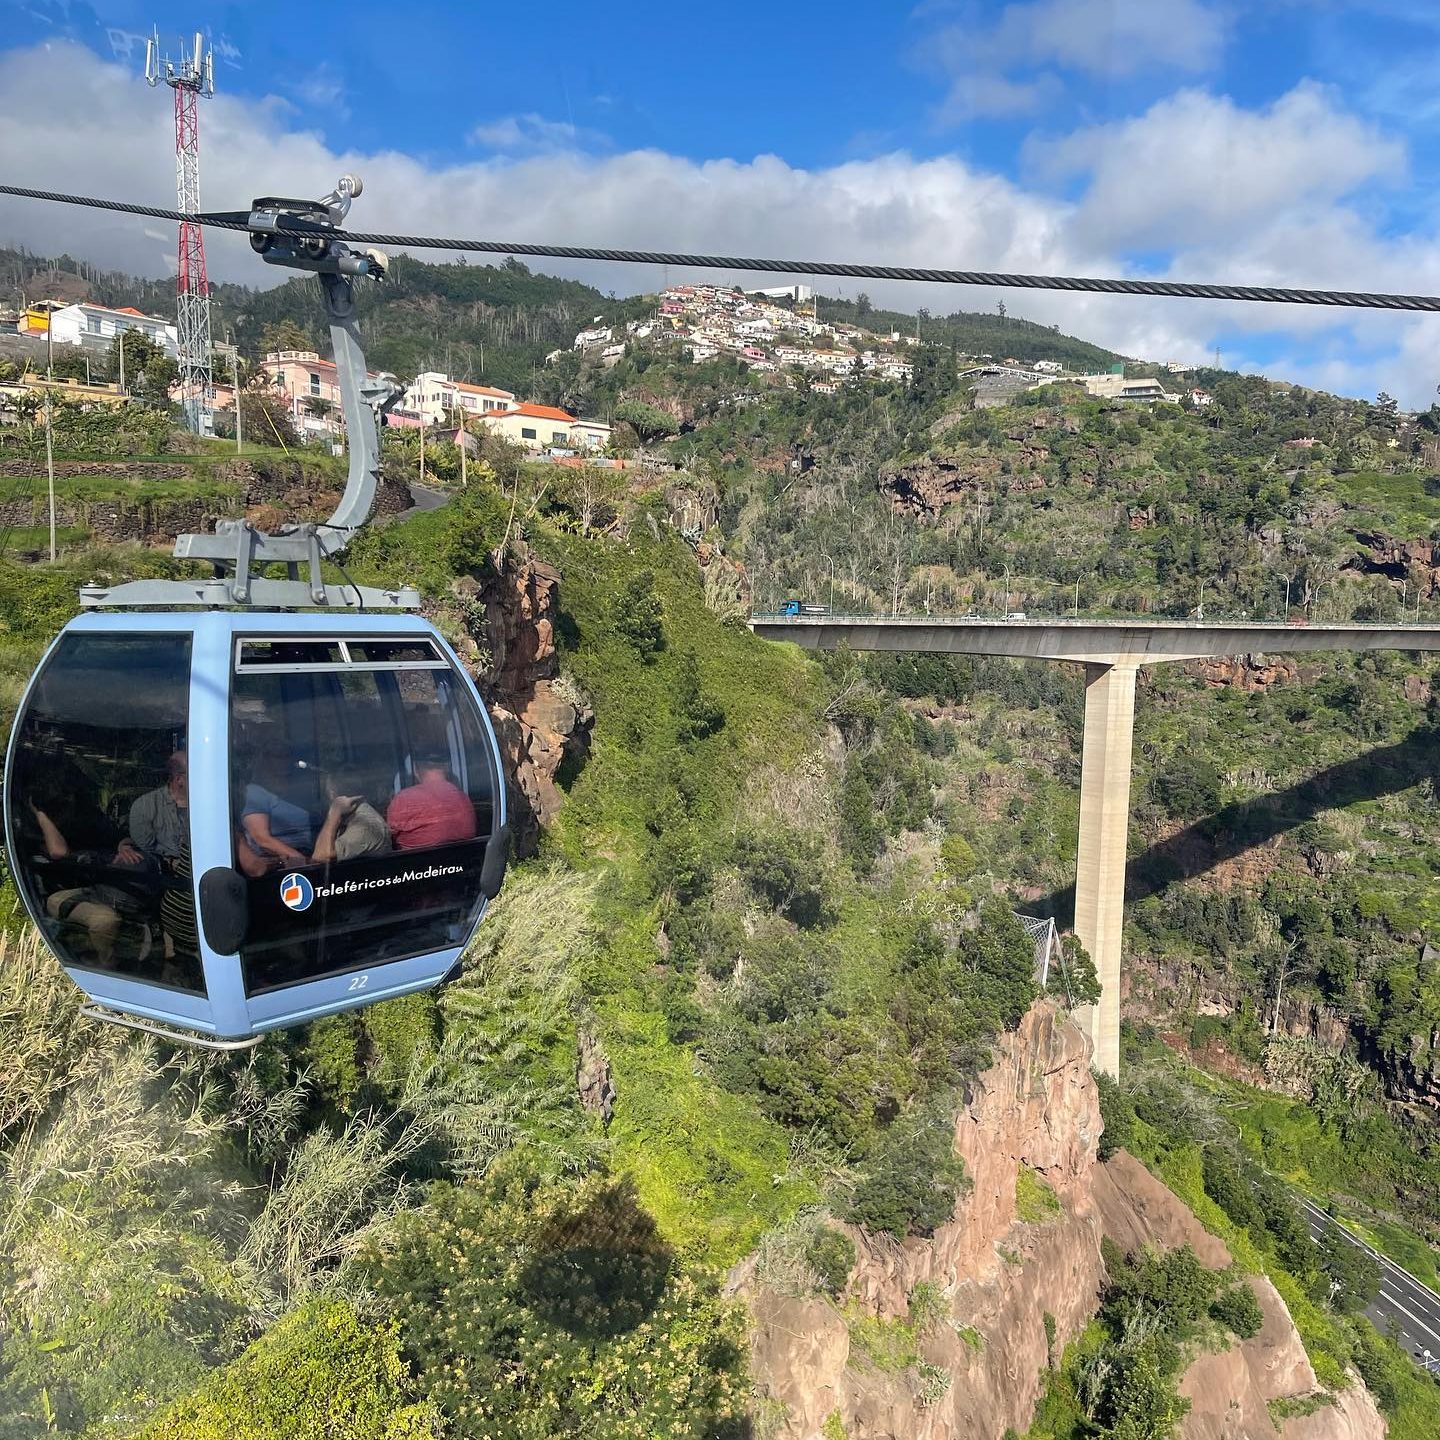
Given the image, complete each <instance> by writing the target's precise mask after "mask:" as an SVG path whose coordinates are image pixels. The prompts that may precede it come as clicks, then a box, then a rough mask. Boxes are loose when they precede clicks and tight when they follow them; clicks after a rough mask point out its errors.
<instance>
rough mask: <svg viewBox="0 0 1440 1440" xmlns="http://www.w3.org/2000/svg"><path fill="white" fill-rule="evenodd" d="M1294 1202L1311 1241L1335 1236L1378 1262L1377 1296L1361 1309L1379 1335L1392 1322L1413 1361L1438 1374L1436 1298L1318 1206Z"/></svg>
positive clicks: (1439, 1313)
mask: <svg viewBox="0 0 1440 1440" xmlns="http://www.w3.org/2000/svg"><path fill="white" fill-rule="evenodd" d="M1295 1198H1296V1200H1297V1201H1298V1202H1299V1204H1300V1206H1301V1208H1302V1209H1303V1210H1304V1212H1305V1219H1306V1222H1307V1223H1308V1224H1309V1226H1310V1235H1311V1238H1312V1239H1314V1240H1317V1241H1318V1240H1320V1239H1322V1238H1323V1237H1324V1235H1325V1233H1326V1232H1327V1231H1331V1232H1337V1233H1338V1234H1339V1235H1341V1236H1342V1237H1343V1238H1344V1239H1345V1240H1346V1241H1348V1242H1349V1243H1350V1244H1351V1245H1354V1246H1357V1247H1358V1248H1359V1249H1362V1250H1366V1251H1368V1252H1369V1253H1370V1254H1371V1255H1372V1256H1373V1257H1374V1258H1375V1260H1376V1261H1378V1262H1379V1265H1380V1292H1379V1294H1377V1295H1376V1297H1375V1299H1374V1301H1373V1302H1372V1303H1371V1304H1369V1305H1367V1306H1366V1307H1365V1313H1366V1314H1367V1315H1368V1316H1369V1317H1370V1318H1371V1320H1373V1321H1374V1322H1375V1325H1376V1328H1377V1329H1379V1330H1380V1332H1381V1333H1382V1334H1385V1333H1388V1331H1389V1328H1390V1325H1391V1322H1392V1321H1393V1322H1394V1324H1395V1325H1396V1327H1397V1328H1398V1330H1399V1333H1400V1341H1401V1343H1402V1344H1403V1345H1404V1346H1405V1348H1406V1349H1407V1350H1408V1351H1409V1352H1410V1353H1411V1354H1412V1355H1413V1356H1414V1357H1415V1359H1416V1361H1417V1362H1418V1363H1419V1364H1421V1365H1424V1366H1425V1368H1426V1369H1428V1370H1431V1371H1432V1372H1434V1371H1436V1370H1440V1295H1437V1294H1436V1293H1435V1292H1434V1291H1433V1290H1431V1289H1430V1287H1429V1286H1428V1285H1424V1284H1422V1283H1421V1282H1420V1281H1419V1280H1417V1279H1416V1278H1415V1277H1414V1276H1413V1275H1412V1274H1411V1273H1410V1272H1409V1271H1408V1270H1406V1269H1404V1268H1403V1267H1402V1266H1399V1265H1397V1264H1396V1263H1395V1262H1394V1261H1393V1260H1391V1259H1389V1258H1387V1257H1386V1256H1384V1255H1382V1254H1381V1253H1380V1252H1379V1251H1378V1250H1376V1249H1375V1248H1374V1247H1373V1246H1371V1245H1367V1244H1366V1243H1365V1242H1364V1241H1363V1240H1359V1239H1357V1238H1356V1237H1355V1236H1354V1235H1352V1234H1351V1233H1350V1231H1348V1230H1347V1229H1346V1228H1345V1227H1344V1226H1343V1225H1341V1224H1340V1223H1339V1222H1338V1221H1337V1220H1334V1219H1332V1218H1331V1217H1330V1216H1329V1215H1327V1214H1326V1213H1325V1212H1324V1211H1323V1210H1322V1209H1320V1207H1319V1206H1318V1205H1312V1204H1311V1203H1310V1201H1308V1200H1307V1199H1305V1197H1304V1196H1303V1195H1298V1194H1297V1195H1296V1196H1295ZM1427 1350H1428V1351H1429V1352H1430V1355H1431V1357H1432V1359H1431V1361H1430V1363H1428V1364H1427V1362H1426V1359H1425V1352H1426V1351H1427Z"/></svg>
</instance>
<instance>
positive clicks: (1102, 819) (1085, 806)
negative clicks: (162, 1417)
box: [750, 615, 1440, 1075]
mask: <svg viewBox="0 0 1440 1440" xmlns="http://www.w3.org/2000/svg"><path fill="white" fill-rule="evenodd" d="M750 628H751V629H752V630H753V631H754V632H755V633H756V634H757V635H759V636H761V637H762V638H763V639H766V640H789V641H793V642H794V643H795V644H797V645H802V646H804V647H806V648H807V649H811V650H831V649H834V648H836V647H837V646H839V645H842V644H843V645H846V646H848V647H849V648H850V649H852V650H911V651H929V652H932V653H935V654H940V655H1003V656H1009V657H1012V658H1014V659H1021V660H1068V661H1071V662H1073V663H1075V664H1080V665H1083V666H1084V667H1085V737H1084V750H1083V753H1082V756H1081V763H1080V835H1079V844H1078V846H1077V849H1076V863H1075V870H1076V874H1075V933H1076V935H1078V936H1079V938H1080V941H1081V943H1082V944H1083V945H1084V946H1085V948H1086V949H1087V950H1088V951H1089V952H1090V955H1091V958H1092V959H1093V960H1094V961H1095V969H1096V972H1097V974H1098V975H1099V977H1100V987H1101V993H1100V1003H1099V1004H1098V1005H1095V1006H1092V1007H1091V1009H1090V1011H1089V1013H1088V1016H1082V1017H1081V1018H1082V1020H1083V1021H1084V1022H1085V1023H1086V1024H1087V1025H1088V1028H1089V1030H1090V1038H1091V1040H1092V1041H1093V1043H1094V1047H1095V1064H1096V1065H1097V1066H1098V1067H1099V1068H1100V1069H1102V1070H1106V1071H1108V1072H1109V1073H1110V1074H1111V1075H1118V1074H1119V1072H1120V958H1121V944H1122V940H1123V933H1124V921H1125V859H1126V856H1125V849H1126V839H1127V836H1128V832H1129V825H1130V752H1131V740H1132V737H1133V733H1134V727H1135V676H1136V674H1137V672H1138V671H1139V668H1140V666H1142V665H1159V664H1163V663H1164V662H1166V661H1170V660H1204V659H1207V658H1210V657H1216V656H1228V655H1245V654H1249V653H1252V652H1261V653H1264V654H1301V653H1305V652H1308V651H1315V650H1415V651H1420V650H1440V625H1284V624H1267V623H1264V622H1260V621H1239V622H1237V621H1228V620H1220V621H1204V622H1201V621H1189V620H1152V621H1145V622H1141V621H1136V620H1065V619H1058V618H1047V619H1034V620H1030V619H1027V620H981V619H958V618H956V619H948V618H946V619H941V618H937V617H935V616H930V615H925V616H919V615H901V616H893V617H880V616H868V615H867V616H844V615H802V616H780V615H757V616H754V617H753V618H752V619H751V621H750Z"/></svg>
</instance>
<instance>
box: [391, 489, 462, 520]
mask: <svg viewBox="0 0 1440 1440" xmlns="http://www.w3.org/2000/svg"><path fill="white" fill-rule="evenodd" d="M410 499H411V500H412V501H413V502H414V503H413V504H412V505H411V506H410V508H409V509H408V510H402V511H401V512H400V514H399V515H398V516H396V519H398V520H404V519H406V518H407V517H408V516H410V515H418V514H419V513H420V512H421V511H422V510H438V509H439V508H440V507H441V506H442V505H444V504H445V503H446V502H447V501H448V500H449V499H450V496H449V495H448V494H447V493H446V492H445V491H443V490H431V489H430V488H429V486H427V485H412V486H411V487H410Z"/></svg>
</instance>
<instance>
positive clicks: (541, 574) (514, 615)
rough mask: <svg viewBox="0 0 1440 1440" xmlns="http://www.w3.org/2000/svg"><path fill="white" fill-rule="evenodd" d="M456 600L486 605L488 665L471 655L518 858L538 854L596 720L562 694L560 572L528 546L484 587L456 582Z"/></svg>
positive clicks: (514, 553) (475, 652) (519, 547)
mask: <svg viewBox="0 0 1440 1440" xmlns="http://www.w3.org/2000/svg"><path fill="white" fill-rule="evenodd" d="M455 589H456V593H457V595H458V597H459V598H460V599H462V600H465V601H468V602H469V603H471V604H472V605H483V607H484V612H485V626H484V630H485V637H486V639H487V640H488V642H489V649H490V654H489V657H488V660H487V659H486V658H485V657H484V656H483V655H482V654H481V652H480V649H479V647H478V646H475V647H473V648H472V652H471V653H470V654H469V655H466V656H465V657H463V658H465V659H467V660H468V661H469V662H470V663H471V664H472V666H473V667H474V668H476V669H477V670H478V672H479V674H478V678H479V682H480V686H481V689H482V690H483V691H484V692H485V695H486V698H487V699H488V700H489V701H490V714H491V719H492V720H493V721H494V723H495V734H496V739H497V740H498V741H499V744H500V754H501V758H502V760H503V762H504V766H505V773H506V776H507V778H508V779H509V782H510V830H511V837H512V844H513V845H514V848H515V853H516V854H517V855H522V856H523V855H528V854H532V853H533V852H534V849H535V846H536V844H537V843H538V840H539V836H540V831H541V829H542V828H543V827H544V826H545V825H547V824H549V822H550V821H551V820H552V819H553V818H554V816H555V815H556V813H557V812H558V811H559V809H560V806H561V805H562V804H563V803H564V798H565V797H564V795H563V794H562V793H561V791H560V789H559V787H558V786H557V785H556V783H555V777H556V775H557V774H558V773H559V770H560V767H561V766H562V765H563V764H564V762H565V758H566V756H567V755H576V756H578V755H582V754H583V753H584V752H585V750H586V749H587V748H588V746H589V733H590V726H591V725H592V723H593V722H594V718H595V717H594V714H593V712H592V711H591V710H590V708H589V707H588V706H585V705H583V704H579V703H577V702H576V700H575V699H574V698H572V697H571V696H570V695H569V694H567V693H566V692H565V687H564V686H563V685H559V686H557V682H558V681H559V675H560V666H559V662H558V660H557V659H556V655H555V617H556V615H557V614H558V611H559V603H560V572H559V571H558V570H556V569H555V568H554V567H553V566H551V565H547V564H546V563H545V562H544V561H543V560H539V559H536V558H535V557H534V556H533V555H531V554H530V553H529V551H528V549H527V548H526V547H525V546H524V545H523V544H520V545H516V546H514V547H513V549H512V550H511V552H510V554H509V555H508V556H507V557H506V560H505V564H504V568H503V569H502V570H501V572H500V574H499V575H498V576H495V577H493V578H491V579H489V580H488V581H486V583H485V585H484V586H483V587H482V586H480V585H478V584H477V583H476V582H475V581H473V580H462V581H457V582H456V586H455Z"/></svg>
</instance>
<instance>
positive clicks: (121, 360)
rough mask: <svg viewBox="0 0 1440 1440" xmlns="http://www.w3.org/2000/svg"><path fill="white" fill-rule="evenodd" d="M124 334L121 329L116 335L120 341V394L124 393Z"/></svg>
mask: <svg viewBox="0 0 1440 1440" xmlns="http://www.w3.org/2000/svg"><path fill="white" fill-rule="evenodd" d="M125 335H126V332H125V331H124V330H122V331H121V332H120V335H119V337H118V338H119V341H120V393H121V394H122V395H123V394H124V393H125Z"/></svg>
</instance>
